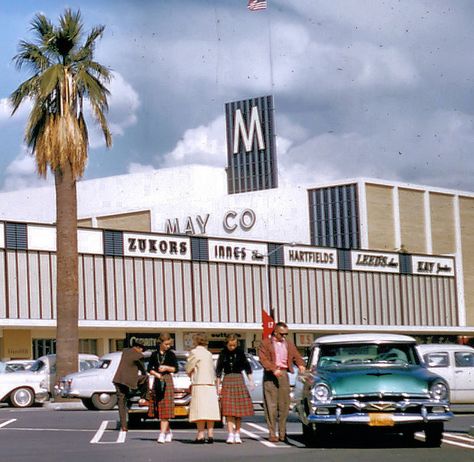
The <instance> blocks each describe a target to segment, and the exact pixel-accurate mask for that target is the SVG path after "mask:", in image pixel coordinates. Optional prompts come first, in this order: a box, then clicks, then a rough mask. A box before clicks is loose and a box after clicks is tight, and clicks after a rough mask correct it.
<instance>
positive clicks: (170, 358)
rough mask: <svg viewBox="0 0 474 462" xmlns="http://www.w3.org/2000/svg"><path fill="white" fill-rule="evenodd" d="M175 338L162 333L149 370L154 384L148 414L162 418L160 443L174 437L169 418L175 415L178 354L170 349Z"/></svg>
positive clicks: (169, 440)
mask: <svg viewBox="0 0 474 462" xmlns="http://www.w3.org/2000/svg"><path fill="white" fill-rule="evenodd" d="M172 344H173V339H172V338H171V335H170V334H168V333H162V334H161V335H160V337H159V339H158V343H157V345H156V346H157V349H156V351H154V352H153V353H152V355H151V358H150V362H149V364H148V372H149V373H150V375H152V376H153V377H154V378H155V380H154V385H153V387H152V389H151V396H150V397H151V399H150V405H149V408H148V416H149V417H154V418H159V419H160V435H159V436H158V443H169V442H171V441H172V439H173V434H172V433H171V430H170V422H169V419H172V418H173V417H174V386H173V375H172V374H173V372H176V371H177V370H178V361H177V359H176V355H175V354H174V353H173V351H172V350H171V349H170V348H171V346H172Z"/></svg>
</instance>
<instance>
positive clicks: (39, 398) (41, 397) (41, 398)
mask: <svg viewBox="0 0 474 462" xmlns="http://www.w3.org/2000/svg"><path fill="white" fill-rule="evenodd" d="M48 399H49V393H48V392H47V391H40V392H39V393H36V394H35V401H36V402H37V403H44V402H45V401H48Z"/></svg>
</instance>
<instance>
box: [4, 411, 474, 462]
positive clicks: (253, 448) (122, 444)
mask: <svg viewBox="0 0 474 462" xmlns="http://www.w3.org/2000/svg"><path fill="white" fill-rule="evenodd" d="M117 417H118V412H117V411H116V410H113V411H86V410H84V408H83V407H82V405H81V404H79V403H66V404H54V403H53V404H48V405H46V406H44V407H34V408H30V409H21V410H18V409H13V408H9V407H2V408H0V448H1V449H0V451H1V452H0V454H1V460H5V461H29V460H31V461H33V460H35V461H40V462H41V461H53V462H54V461H62V462H63V461H64V460H67V461H69V462H74V461H84V460H86V461H96V460H97V461H98V460H100V461H101V462H107V461H109V460H110V461H117V460H142V461H148V460H158V458H159V460H180V461H187V460H189V461H191V460H193V461H209V460H229V461H231V460H239V459H243V458H246V459H248V460H256V459H257V458H272V459H273V460H277V461H278V460H281V461H283V460H291V458H298V461H306V460H308V461H309V460H315V459H319V458H323V459H324V460H325V461H326V460H330V461H339V460H341V461H342V460H347V457H348V456H349V455H350V456H351V458H352V459H354V460H374V461H375V460H378V461H379V460H381V459H382V458H383V460H384V461H392V460H393V461H395V460H397V461H399V460H400V458H401V457H404V458H408V459H409V460H431V461H438V460H439V461H445V460H446V459H447V458H449V460H450V461H470V460H472V458H473V456H474V438H473V437H472V436H470V435H469V432H468V431H469V428H470V426H472V425H474V413H471V412H468V413H459V414H457V415H456V417H455V419H453V420H452V421H451V422H450V423H449V424H447V425H446V429H445V433H444V436H443V444H442V447H441V448H431V449H430V448H426V447H424V445H423V437H422V435H421V434H420V435H418V436H417V439H416V440H415V441H414V442H413V443H410V444H408V443H406V442H404V441H403V440H402V439H401V438H399V437H397V436H395V435H390V436H388V435H387V436H383V437H381V438H370V437H366V438H361V437H359V435H354V434H348V435H347V436H345V437H344V438H343V439H338V440H331V441H328V444H327V447H324V448H320V449H309V448H306V447H305V445H304V444H303V442H302V435H301V425H300V424H299V422H298V420H297V418H296V416H295V415H293V414H291V415H290V419H289V424H288V434H289V437H290V439H289V444H284V443H270V442H268V441H267V439H266V437H267V429H266V426H265V422H264V417H263V412H262V411H258V412H257V413H256V415H255V416H254V417H252V418H251V419H248V420H246V421H245V423H244V424H243V429H242V437H243V444H242V445H227V444H225V439H226V436H227V435H226V431H225V429H223V428H219V429H217V430H216V432H215V440H216V441H215V443H214V444H213V445H202V446H196V445H193V444H192V441H193V439H194V438H195V429H194V426H192V425H189V424H188V423H186V422H183V421H182V422H173V425H172V428H173V434H174V441H173V442H172V443H170V444H165V445H158V444H157V443H156V438H157V436H158V426H157V424H156V423H147V424H143V425H142V426H140V427H139V428H135V429H131V430H130V431H129V432H128V433H122V432H119V431H118V430H117ZM387 449H390V450H389V451H387Z"/></svg>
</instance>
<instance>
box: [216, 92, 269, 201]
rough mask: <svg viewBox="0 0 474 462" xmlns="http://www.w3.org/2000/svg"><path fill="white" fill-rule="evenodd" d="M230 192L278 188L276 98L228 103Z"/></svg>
mask: <svg viewBox="0 0 474 462" xmlns="http://www.w3.org/2000/svg"><path fill="white" fill-rule="evenodd" d="M225 114H226V132H227V169H226V170H227V192H228V193H229V194H236V193H242V192H249V191H260V190H262V189H270V188H276V187H278V174H277V173H278V171H277V161H276V148H275V134H274V126H275V125H274V120H273V97H272V96H261V97H258V98H252V99H247V100H242V101H234V102H232V103H226V105H225Z"/></svg>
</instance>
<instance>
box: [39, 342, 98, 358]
mask: <svg viewBox="0 0 474 462" xmlns="http://www.w3.org/2000/svg"><path fill="white" fill-rule="evenodd" d="M55 353H56V339H55V338H35V339H33V358H34V359H37V358H39V357H40V356H44V355H50V354H55ZM79 353H87V354H91V355H96V354H97V339H80V340H79Z"/></svg>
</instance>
